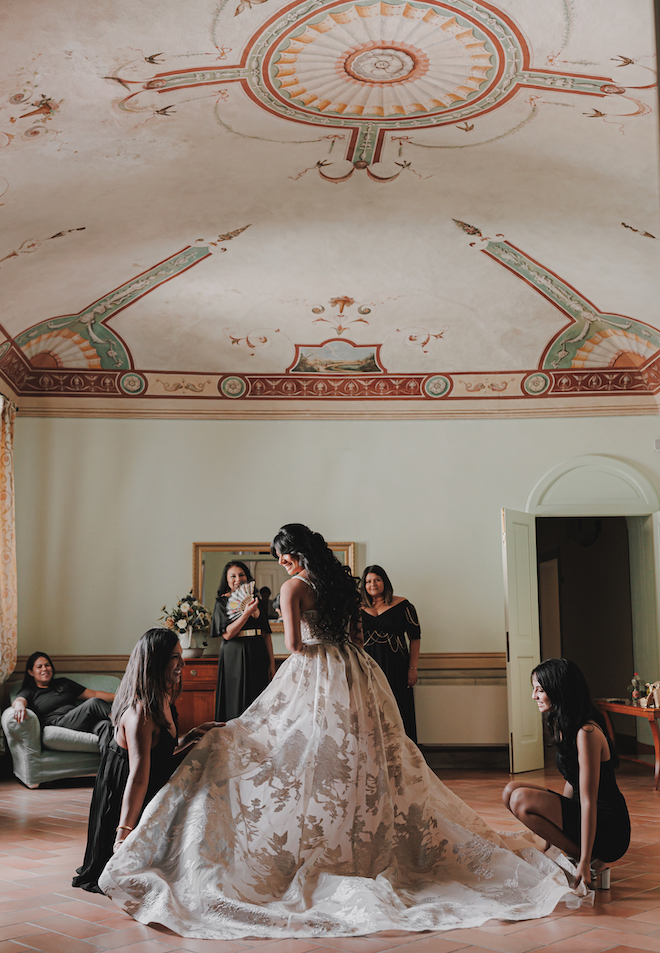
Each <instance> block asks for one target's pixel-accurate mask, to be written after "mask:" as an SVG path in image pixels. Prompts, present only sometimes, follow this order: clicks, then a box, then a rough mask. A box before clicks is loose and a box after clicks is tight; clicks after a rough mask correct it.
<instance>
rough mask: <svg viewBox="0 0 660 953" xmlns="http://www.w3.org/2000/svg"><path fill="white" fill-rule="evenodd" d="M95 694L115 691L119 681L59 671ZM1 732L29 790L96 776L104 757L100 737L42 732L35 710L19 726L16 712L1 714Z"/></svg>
mask: <svg viewBox="0 0 660 953" xmlns="http://www.w3.org/2000/svg"><path fill="white" fill-rule="evenodd" d="M57 674H58V676H60V675H62V676H65V677H66V678H71V679H73V681H74V682H79V683H80V684H81V685H84V686H85V688H91V689H93V690H95V691H102V692H116V691H117V688H118V687H119V679H118V678H117V677H116V676H114V675H97V674H96V673H92V672H73V673H70V672H62V673H60V672H58V673H57ZM20 687H21V683H20V682H14V683H12V684H11V685H10V686H9V700H10V701H13V700H14V699H15V698H16V695H17V694H18V692H19V691H20ZM2 730H3V732H4V735H5V738H6V739H7V745H8V747H9V751H10V753H11V757H12V762H13V770H14V774H15V775H16V777H17V778H18V779H19V781H22V782H23V784H25V785H27V787H29V788H38V787H39V785H40V784H43V782H44V781H57V780H59V779H60V778H84V777H89V776H90V775H95V774H96V772H97V770H98V767H99V764H100V763H101V755H100V753H99V746H98V738H97V736H96V735H93V734H91V733H89V732H85V731H72V730H71V728H59V727H57V726H56V725H50V726H46V727H45V728H44V729H43V731H42V730H41V726H40V724H39V719H38V718H37V716H36V715H35V713H34V712H33V711H30V710H28V712H27V716H26V718H25V720H24V721H22V722H21V723H20V724H19V723H18V722H17V721H16V720H15V718H14V709H13V708H7V709H5V711H3V713H2Z"/></svg>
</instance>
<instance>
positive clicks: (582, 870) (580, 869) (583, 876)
mask: <svg viewBox="0 0 660 953" xmlns="http://www.w3.org/2000/svg"><path fill="white" fill-rule="evenodd" d="M576 876H577V880H576V883H575V886H576V887H577V886H579V884H581V883H583V884H585V885H586V886H587V887H588V886H589V884H590V883H591V864H590V863H589V861H588V860H581V861H580V863H579V864H578V865H577V874H576Z"/></svg>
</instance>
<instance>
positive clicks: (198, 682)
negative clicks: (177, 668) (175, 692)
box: [176, 655, 218, 735]
mask: <svg viewBox="0 0 660 953" xmlns="http://www.w3.org/2000/svg"><path fill="white" fill-rule="evenodd" d="M217 678H218V656H217V655H216V656H211V655H210V656H207V657H206V658H194V659H186V664H185V666H184V669H183V673H182V676H181V681H182V683H183V686H182V688H183V690H182V692H181V694H180V695H179V698H178V699H177V703H176V709H177V712H178V715H179V734H180V735H185V733H186V732H187V731H190V729H191V728H194V727H195V725H201V724H203V723H204V722H205V721H213V720H214V719H215V686H216V681H217Z"/></svg>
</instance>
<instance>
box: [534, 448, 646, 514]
mask: <svg viewBox="0 0 660 953" xmlns="http://www.w3.org/2000/svg"><path fill="white" fill-rule="evenodd" d="M594 485H598V486H599V490H600V498H599V499H596V500H595V499H594ZM658 510H660V500H659V499H658V494H657V493H656V491H655V488H654V487H653V485H652V484H651V483H650V481H649V480H648V479H647V478H646V477H645V476H644V475H643V474H642V473H640V472H639V470H636V469H635V468H634V467H631V466H630V464H628V463H624V462H623V460H619V459H617V458H616V457H608V456H604V455H600V454H588V455H585V456H581V457H573V458H572V459H570V460H565V461H564V462H563V463H560V464H558V465H557V466H555V467H553V468H552V469H551V470H548V472H547V473H546V474H545V475H544V476H542V477H541V479H540V480H539V481H538V482H537V483H536V485H535V486H534V487H533V489H532V491H531V493H530V494H529V496H528V498H527V503H526V504H525V512H527V513H533V514H534V515H535V516H650V515H651V514H652V513H655V512H657V511H658Z"/></svg>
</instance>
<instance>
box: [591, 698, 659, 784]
mask: <svg viewBox="0 0 660 953" xmlns="http://www.w3.org/2000/svg"><path fill="white" fill-rule="evenodd" d="M594 704H595V705H596V707H597V708H598V709H599V710H600V711H602V713H603V717H604V718H605V724H606V725H607V731H608V733H609V736H610V738H611V739H612V741H614V730H613V728H612V722H611V720H610V716H609V714H608V712H611V711H613V712H616V714H618V715H632V716H633V718H645V719H646V721H648V723H649V725H650V726H651V734H652V735H653V750H654V752H655V785H654V788H653V790H654V791H657V790H658V783H659V782H660V732H658V722H657V721H656V719H657V718H660V708H641V707H638V706H637V705H621V704H620V703H618V702H606V701H603V700H602V699H600V698H595V699H594ZM619 757H620V758H621V760H622V761H635V762H636V763H637V764H648V761H642V760H640V758H633V757H632V755H627V754H622V755H620V756H619Z"/></svg>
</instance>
